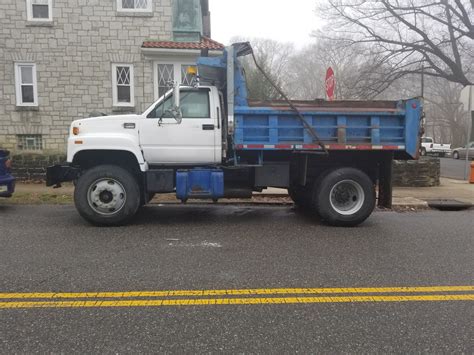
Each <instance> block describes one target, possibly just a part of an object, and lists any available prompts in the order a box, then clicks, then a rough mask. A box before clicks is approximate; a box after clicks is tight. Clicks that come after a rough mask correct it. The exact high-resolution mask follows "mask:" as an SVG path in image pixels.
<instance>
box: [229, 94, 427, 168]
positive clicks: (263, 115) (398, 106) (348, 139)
mask: <svg viewBox="0 0 474 355" xmlns="http://www.w3.org/2000/svg"><path fill="white" fill-rule="evenodd" d="M292 103H293V105H294V106H296V107H297V108H298V111H299V112H300V113H301V114H302V115H303V116H304V118H305V119H306V121H307V122H308V124H309V125H311V127H313V128H314V130H315V131H316V133H317V134H318V136H319V138H320V139H321V141H322V142H323V143H324V144H325V145H326V149H328V150H366V151H367V150H385V151H387V150H389V151H394V152H397V153H398V154H397V156H399V157H400V158H406V159H410V158H416V157H417V154H418V140H419V136H420V123H421V117H422V112H423V107H422V102H421V101H420V100H418V99H411V100H400V101H334V102H327V101H293V102H292ZM234 144H235V148H236V149H237V150H305V151H307V150H320V149H321V147H320V146H319V145H318V144H317V143H316V142H314V141H313V139H312V137H311V134H310V132H308V130H307V129H305V128H304V125H303V122H302V121H301V120H300V119H299V118H298V116H297V115H296V113H295V112H294V111H293V110H292V109H291V108H290V107H289V105H288V104H287V103H285V102H284V101H271V102H258V101H248V105H247V106H236V107H235V131H234ZM403 153H405V154H403Z"/></svg>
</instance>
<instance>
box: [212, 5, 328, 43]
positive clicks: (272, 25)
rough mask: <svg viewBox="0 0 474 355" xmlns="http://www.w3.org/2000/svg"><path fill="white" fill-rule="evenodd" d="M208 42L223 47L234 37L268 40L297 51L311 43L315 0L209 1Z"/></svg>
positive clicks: (314, 23) (315, 24)
mask: <svg viewBox="0 0 474 355" xmlns="http://www.w3.org/2000/svg"><path fill="white" fill-rule="evenodd" d="M209 2H210V4H209V5H210V11H211V21H212V38H213V39H215V40H216V41H219V42H221V43H224V44H229V40H230V39H231V38H232V37H234V36H239V37H245V38H248V37H262V38H272V39H275V40H278V41H281V42H293V43H295V44H296V45H297V46H298V47H301V46H303V45H305V44H308V43H311V41H312V39H311V37H310V34H311V31H313V30H314V29H316V28H317V27H318V25H319V24H318V19H317V18H316V15H315V12H314V9H315V6H316V3H317V0H293V1H288V0H238V1H229V0H210V1H209Z"/></svg>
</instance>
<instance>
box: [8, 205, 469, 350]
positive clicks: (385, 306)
mask: <svg viewBox="0 0 474 355" xmlns="http://www.w3.org/2000/svg"><path fill="white" fill-rule="evenodd" d="M473 217H474V214H473V211H472V210H471V211H465V212H458V213H453V212H446V213H443V212H435V211H425V212H416V213H395V212H377V213H375V214H374V215H373V216H372V217H371V218H370V219H369V220H368V221H367V222H366V223H365V224H363V225H362V226H360V227H359V228H353V229H341V228H330V227H326V226H323V225H321V224H320V223H318V222H317V221H316V222H315V221H313V220H312V219H310V218H309V217H308V216H305V215H302V214H301V213H299V212H298V211H295V210H293V209H292V208H290V207H244V206H219V205H217V206H214V205H207V206H193V205H188V206H152V207H147V208H145V209H144V210H143V211H142V214H141V215H140V217H139V218H138V220H137V221H136V223H135V224H134V225H132V226H129V227H122V228H109V229H106V228H96V227H92V226H89V225H87V224H86V223H85V222H84V221H83V220H81V219H80V217H78V215H77V214H76V212H75V210H74V208H73V207H71V206H66V207H64V206H43V207H39V206H38V207H34V206H0V226H1V230H0V245H1V248H0V275H1V276H0V320H1V321H0V353H2V354H3V353H30V352H48V353H49V352H53V353H59V352H67V353H71V352H73V353H136V352H148V353H149V352H172V353H196V352H197V353H204V352H206V353H208V352H226V353H228V352H232V353H233V352H259V353H286V352H305V353H308V352H323V353H335V352H338V353H339V352H358V353H361V352H363V353H381V352H395V353H402V352H403V353H407V352H410V353H415V352H423V353H453V352H454V353H461V352H464V353H473V352H474V344H473V342H474V327H473V322H474V307H473V306H474V287H473V286H474V258H473V255H474V242H473V239H474V233H473V231H474V219H473ZM423 286H436V287H437V289H433V290H431V291H429V290H424V291H423V290H420V289H418V290H417V289H408V290H406V289H380V288H381V287H423ZM440 286H470V291H466V288H465V289H460V288H459V289H458V288H456V289H454V290H453V291H449V290H443V289H442V288H441V289H440V288H439V287H440ZM336 287H341V288H344V289H341V290H332V291H328V290H326V288H336ZM361 287H364V288H367V287H370V288H371V289H370V290H360V289H353V288H361ZM288 288H298V289H300V290H299V291H296V290H288ZM301 288H304V289H303V290H301ZM307 288H317V290H307ZM321 288H324V290H321ZM347 288H352V289H351V290H349V289H347ZM247 289H254V290H253V291H248V292H249V295H245V294H243V293H244V291H242V290H247ZM275 289H279V291H276V290H275ZM164 290H209V291H204V292H201V293H193V292H182V293H179V292H175V293H166V294H162V293H160V291H164ZM215 290H227V291H225V292H224V295H223V293H222V292H220V293H219V292H217V291H215ZM318 290H319V291H318ZM130 291H154V293H149V294H135V295H134V294H120V293H119V294H101V295H97V294H84V292H130ZM421 291H422V292H421ZM447 291H449V292H447ZM45 292H52V293H63V294H49V295H48V294H41V295H40V294H38V293H45ZM70 292H75V293H76V292H77V293H81V294H76V295H74V294H68V293H70ZM305 292H308V293H312V294H311V295H306V294H304V293H305ZM318 292H322V293H330V292H333V294H334V295H333V294H329V295H326V296H327V297H325V296H324V295H323V296H321V295H320V294H318ZM407 292H409V295H408V296H407ZM7 293H21V294H16V295H11V294H10V295H7ZM293 293H301V295H297V296H295V295H293ZM341 294H342V296H341ZM366 294H369V296H366ZM339 296H341V297H339ZM295 297H300V298H295ZM364 297H365V298H364ZM367 297H368V298H367ZM443 297H446V299H444V298H443ZM151 298H152V299H154V300H155V301H148V300H149V299H151ZM398 298H399V299H398ZM99 299H105V300H106V301H101V300H99ZM162 299H164V300H165V301H161V300H162ZM169 299H171V301H169ZM90 300H92V301H90ZM157 300H158V301H157ZM206 300H207V301H206ZM223 300H224V301H223ZM255 300H256V301H255ZM281 300H283V301H281ZM403 301H404V302H403ZM41 302H45V303H41ZM88 302H92V303H93V304H91V303H88ZM94 302H96V303H94ZM107 302H110V303H109V306H111V305H112V306H113V307H109V306H107V304H108V303H107ZM127 302H128V303H127ZM146 302H150V303H149V304H147V303H146ZM153 302H155V303H153ZM239 302H240V304H239ZM281 302H285V303H287V304H280V303H281ZM40 303H41V306H42V307H43V308H33V307H36V306H38V304H40ZM12 307H19V308H12Z"/></svg>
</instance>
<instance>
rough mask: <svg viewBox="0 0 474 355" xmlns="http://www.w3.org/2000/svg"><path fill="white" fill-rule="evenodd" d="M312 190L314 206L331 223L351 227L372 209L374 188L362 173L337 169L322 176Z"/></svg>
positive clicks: (348, 169) (367, 215)
mask: <svg viewBox="0 0 474 355" xmlns="http://www.w3.org/2000/svg"><path fill="white" fill-rule="evenodd" d="M316 184H317V186H315V187H314V189H313V196H312V201H313V207H314V209H315V210H316V211H317V212H318V214H319V216H320V217H321V219H322V220H323V221H324V222H326V223H328V224H330V225H333V226H341V227H352V226H356V225H358V224H360V223H362V222H364V221H365V220H366V219H367V218H368V217H369V216H370V215H371V214H372V212H373V210H374V208H375V187H374V184H373V182H372V180H371V179H370V178H369V177H368V176H367V174H365V173H364V172H362V171H360V170H358V169H354V168H340V169H336V170H334V171H331V172H330V173H328V174H326V175H324V176H323V177H322V179H321V180H319V181H318V182H316Z"/></svg>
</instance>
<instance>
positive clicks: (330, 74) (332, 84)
mask: <svg viewBox="0 0 474 355" xmlns="http://www.w3.org/2000/svg"><path fill="white" fill-rule="evenodd" d="M335 91H336V77H335V76H334V70H333V69H332V68H331V67H329V68H328V70H327V71H326V96H327V99H328V100H329V101H334V99H335V97H334V93H335Z"/></svg>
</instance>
